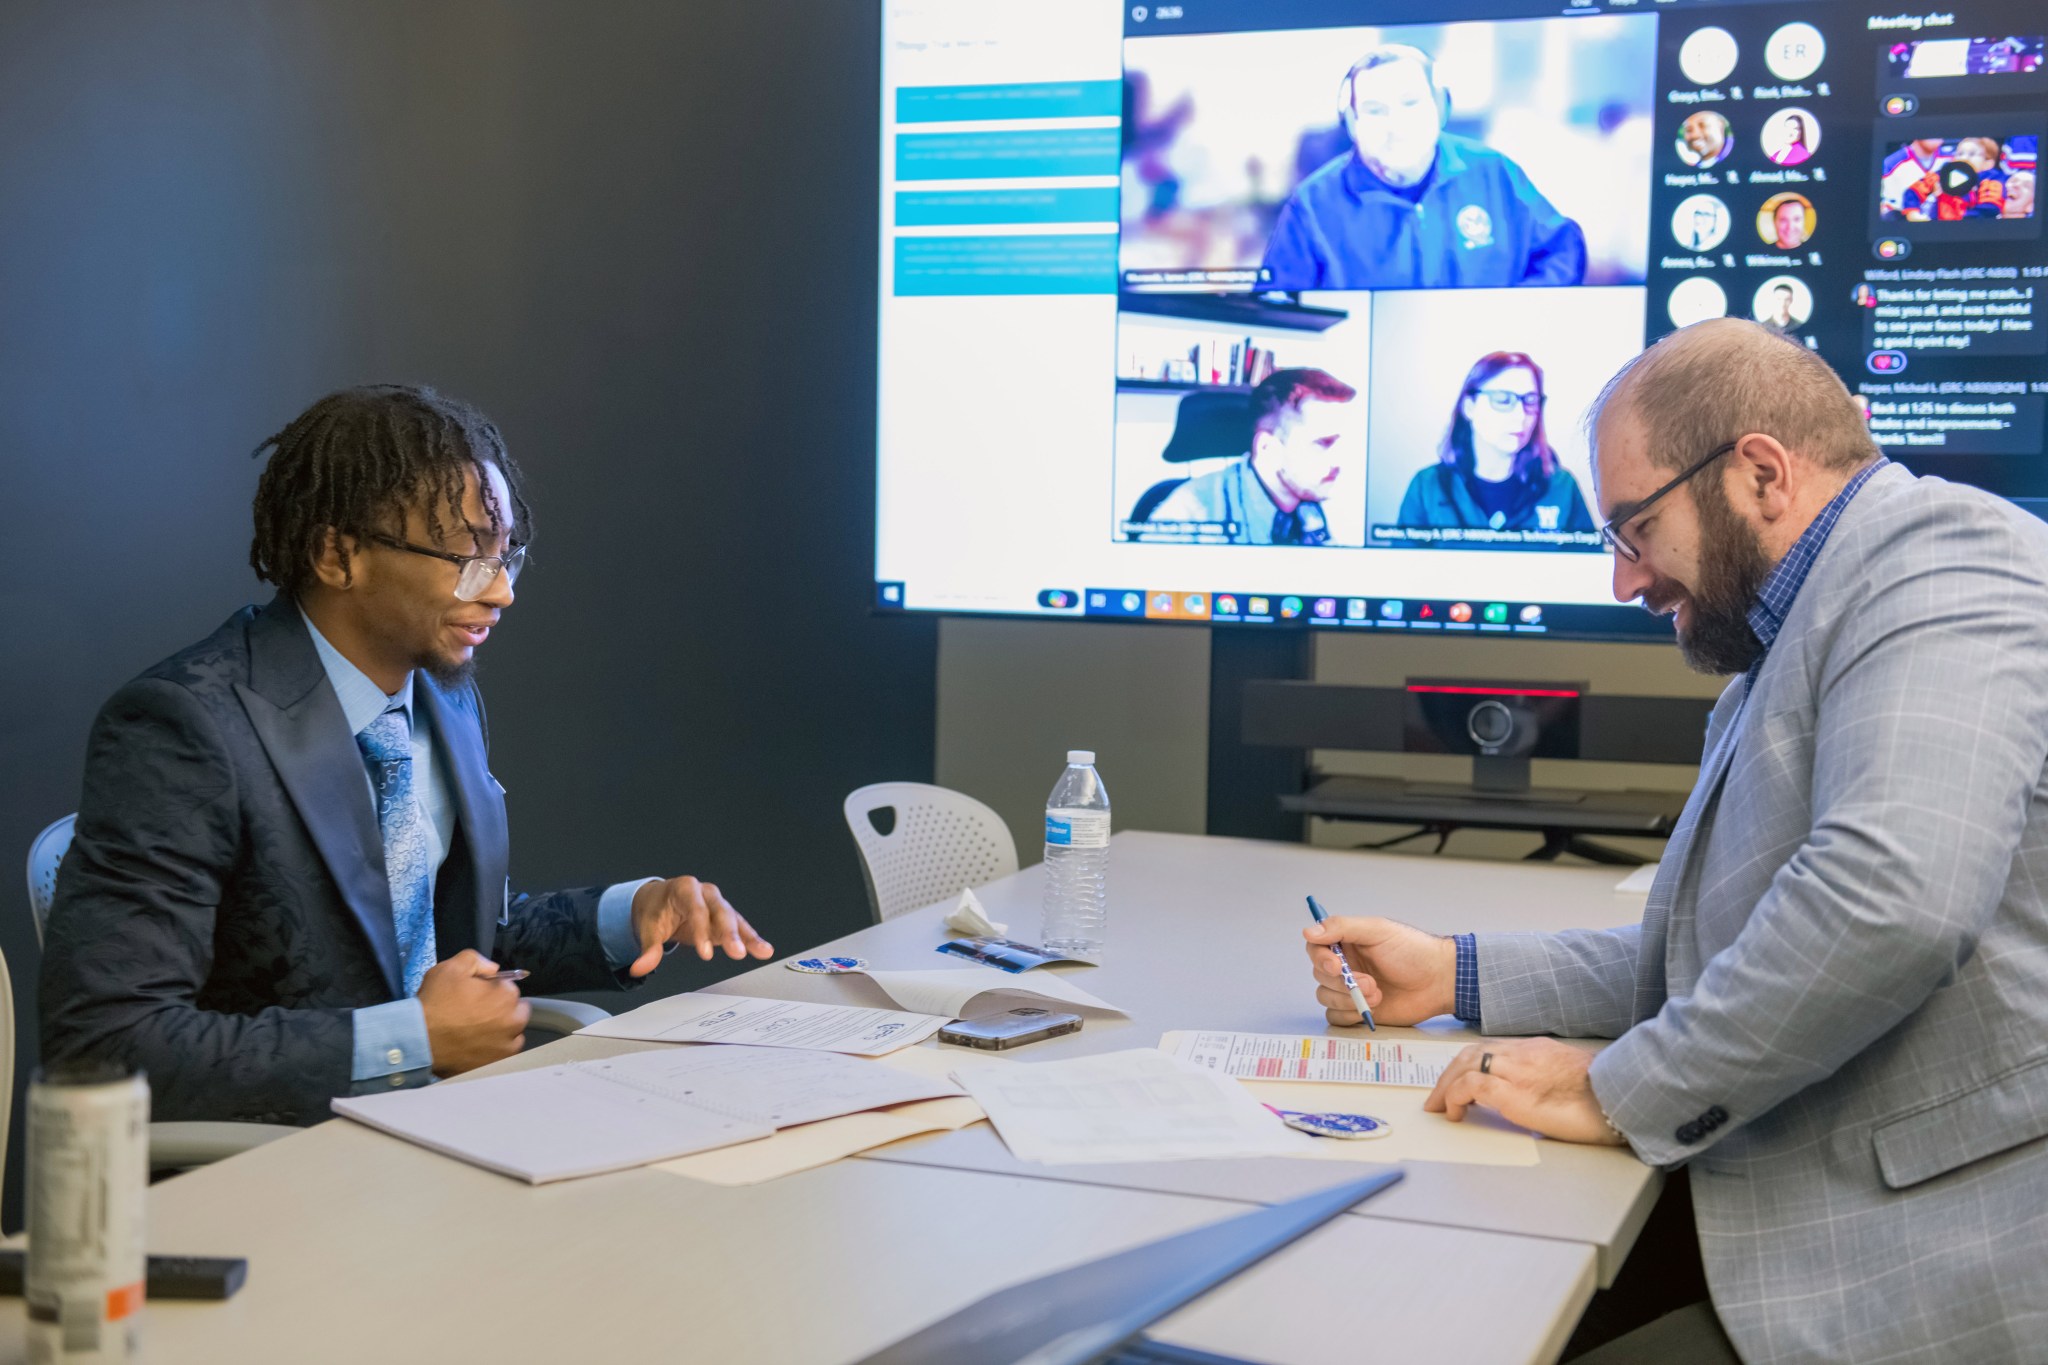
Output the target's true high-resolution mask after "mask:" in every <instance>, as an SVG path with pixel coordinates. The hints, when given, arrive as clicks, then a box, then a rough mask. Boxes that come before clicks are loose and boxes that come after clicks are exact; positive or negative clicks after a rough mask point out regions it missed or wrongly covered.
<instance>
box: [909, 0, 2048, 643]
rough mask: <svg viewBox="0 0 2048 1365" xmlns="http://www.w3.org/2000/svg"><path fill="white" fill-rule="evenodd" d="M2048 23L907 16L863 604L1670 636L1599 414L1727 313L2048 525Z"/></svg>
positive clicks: (1737, 1)
mask: <svg viewBox="0 0 2048 1365" xmlns="http://www.w3.org/2000/svg"><path fill="white" fill-rule="evenodd" d="M2044 47H2048V8H2044V7H2043V6H2042V5H2041V4H2040V3H2039V0H1986V3H1980V4H1962V5H1956V6H1953V7H1949V8H1944V9H1942V10H1939V11H1931V10H1930V11H1924V12H1923V11H1913V10H1879V9H1874V8H1872V7H1870V6H1868V5H1849V4H1842V3H1833V2H1830V3H1805V4H1799V3H1775V2H1772V3H1741V0H1599V3H1588V4H1566V3H1559V2H1558V0H1550V3H1534V2H1530V0H1384V2H1383V3H1376V2H1374V0H1182V3H1179V4H1150V3H1146V4H1133V3H1121V2H1119V0H884V4H883V32H882V73H883V85H882V92H881V95H882V99H881V110H882V118H881V123H882V148H881V153H882V154H881V168H882V195H881V313H880V403H879V431H878V452H879V456H878V463H877V495H878V521H877V529H876V559H875V563H876V575H875V576H876V595H877V597H876V600H877V603H878V605H880V606H881V607H883V608H885V609H900V610H936V611H950V612H995V613H1020V614H1032V615H1046V616H1081V617H1107V618H1115V619H1125V620H1129V619H1150V620H1173V621H1209V622H1219V623H1242V624H1257V625H1268V626H1290V625H1302V626H1325V627H1328V628H1332V629H1347V630H1401V631H1415V630H1425V631H1464V632H1472V633H1475V634H1477V633H1496V634H1503V635H1546V634H1548V635H1556V634H1566V635H1577V636H1616V637H1629V636H1635V637H1646V638H1656V637H1659V636H1668V634H1669V628H1668V625H1667V624H1666V623H1665V622H1663V621H1661V620H1659V619H1657V618H1654V617H1652V616H1650V615H1649V614H1648V613H1646V612H1643V611H1642V610H1641V609H1640V608H1637V607H1634V606H1624V605H1619V604H1616V603H1615V601H1614V599H1613V596H1612V592H1611V583H1612V574H1611V563H1610V561H1609V559H1608V556H1607V554H1606V552H1605V551H1604V550H1603V549H1602V548H1601V544H1600V538H1599V535H1598V530H1597V522H1598V503H1597V499H1596V497H1595V494H1594V489H1593V483H1592V470H1591V467H1590V463H1589V456H1588V449H1587V436H1586V431H1585V415H1586V412H1587V409H1588V407H1589V405H1590V404H1591V403H1592V401H1593V399H1594V398H1595V396H1596V395H1597V394H1598V393H1599V391H1600V388H1601V386H1602V385H1603V384H1604V383H1605V382H1606V380H1607V379H1608V378H1609V377H1610V376H1611V375H1612V374H1613V373H1614V372H1615V370H1616V369H1618V368H1619V367H1620V366H1621V365H1622V363H1623V362H1624V361H1626V360H1627V359H1628V358H1629V357H1630V356H1632V355H1634V354H1636V353H1637V352H1638V351H1639V350H1640V349H1641V348H1642V347H1643V346H1644V345H1645V344H1647V343H1648V342H1651V341H1654V340H1655V339H1656V338H1658V337H1659V336H1662V335H1663V334H1664V333H1666V332H1668V331H1670V330H1672V329H1673V328H1674V327H1678V326H1683V325H1685V324H1687V323H1690V322H1693V321H1697V320H1700V319H1703V318H1709V317H1718V316H1722V315H1728V314H1732V315H1735V316H1740V317H1748V318H1753V319H1755V320H1756V321H1758V322H1760V323H1762V324H1764V325H1765V326H1768V327H1771V328H1774V329H1776V330H1778V331H1780V332H1783V333H1784V334H1785V335H1786V336H1788V337H1790V338H1792V339H1793V340H1795V341H1796V342H1798V343H1800V344H1802V345H1805V346H1809V347H1811V348H1813V349H1814V350H1815V351H1816V352H1817V353H1818V354H1819V355H1821V356H1822V357H1823V358H1824V359H1826V360H1827V361H1828V362H1829V363H1830V364H1831V365H1833V366H1834V367H1835V368H1836V370H1837V371H1839V372H1840V374H1841V375H1842V377H1843V378H1844V380H1845V381H1847V383H1848V385H1849V388H1850V390H1851V391H1852V392H1853V393H1855V394H1856V395H1857V396H1858V401H1859V403H1861V404H1862V405H1864V406H1865V408H1866V410H1867V416H1868V420H1869V422H1870V424H1871V429H1872V431H1873V432H1874V433H1875V434H1876V436H1877V439H1878V440H1879V442H1880V443H1881V444H1882V445H1883V447H1884V449H1885V450H1886V452H1887V453H1888V454H1890V455H1892V456H1893V457H1894V458H1896V459H1899V460H1902V461H1904V462H1906V463H1907V464H1909V465H1910V466H1912V467H1913V468H1914V469H1916V470H1918V471H1920V472H1923V473H1931V474H1939V475H1941V476H1943V477H1946V478H1953V479H1957V480H1961V481H1964V482H1969V483H1974V484H1978V485H1980V486H1982V487H1984V488H1987V489H1990V490H1992V491H1993V492H1996V493H1999V494H2001V495H2003V496H2006V497H2009V498H2012V499H2014V500H2015V501H2016V502H2019V503H2020V504H2021V505H2023V506H2027V507H2029V508H2030V509H2031V510H2037V511H2042V510H2048V458H2044V451H2043V416H2044V413H2043V409H2044V406H2048V364H2044V356H2048V317H2044V315H2043V310H2042V309H2041V308H2040V307H2039V303H2038V298H2037V295H2038V294H2039V292H2040V291H2041V289H2042V287H2043V286H2044V285H2048V249H2044V247H2043V243H2042V234H2041V217H2040V216H2039V214H2038V213H2037V211H2036V199H2035V185H2036V176H2037V174H2038V167H2037V160H2038V155H2039V148H2040V142H2041V137H2042V134H2043V132H2044V131H2048V64H2044V55H2048V54H2044Z"/></svg>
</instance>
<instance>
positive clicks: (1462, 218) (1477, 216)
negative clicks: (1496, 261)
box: [1457, 204, 1493, 251]
mask: <svg viewBox="0 0 2048 1365" xmlns="http://www.w3.org/2000/svg"><path fill="white" fill-rule="evenodd" d="M1457 227H1458V240H1460V241H1461V242H1463V243H1464V244H1465V249H1466V250H1467V251H1470V250H1472V249H1474V248H1475V247H1482V246H1492V245H1493V215H1492V214H1490V213H1488V212H1487V211H1486V210H1485V209H1483V208H1481V207H1480V206H1479V205H1477V204H1467V205H1465V207H1464V208H1461V209H1459V210H1458V218H1457Z"/></svg>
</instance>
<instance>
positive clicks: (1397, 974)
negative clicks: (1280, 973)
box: [1302, 905, 1458, 1027]
mask: <svg viewBox="0 0 2048 1365" xmlns="http://www.w3.org/2000/svg"><path fill="white" fill-rule="evenodd" d="M1315 908H1316V909H1320V908H1321V907H1320V906H1319V905H1318V906H1316V907H1315ZM1302 937H1303V938H1305V939H1306V940H1307V945H1306V946H1307V948H1308V958H1309V969H1310V970H1311V971H1312V972H1314V973H1315V983H1316V1000H1317V1002H1318V1003H1320V1004H1321V1005H1322V1006H1323V1009H1324V1010H1325V1012H1326V1013H1327V1014H1328V1016H1329V1020H1330V1022H1331V1023H1332V1024H1336V1025H1339V1026H1340V1027H1341V1026H1345V1025H1351V1024H1358V1023H1367V1022H1369V1023H1371V1024H1372V1025H1374V1026H1377V1024H1378V1022H1379V1020H1380V1019H1384V1020H1386V1021H1387V1022H1388V1023H1389V1024H1398V1025H1408V1024H1419V1023H1421V1022H1422V1021H1423V1020H1424V1019H1431V1018H1434V1017H1436V1016H1437V1015H1440V1014H1449V1013H1450V1012H1451V1010H1452V1008H1453V1007H1454V1005H1455V1003H1456V995H1457V975H1458V970H1457V960H1458V959H1457V948H1456V946H1455V945H1454V944H1453V943H1452V942H1451V940H1450V939H1448V938H1439V937H1437V936H1436V935H1435V934H1429V933H1424V932H1423V931H1422V930H1420V929H1417V928H1415V927H1413V926H1412V925H1407V924H1402V923H1401V922H1400V921H1398V920H1390V919H1382V918H1380V917H1378V916H1376V915H1359V916H1350V915H1328V916H1325V917H1324V918H1322V919H1319V920H1318V921H1317V922H1316V923H1314V924H1310V925H1307V926H1304V928H1303V929H1302ZM1347 977H1348V983H1347ZM1352 986H1355V987H1357V991H1358V994H1359V995H1360V996H1362V997H1363V999H1364V1004H1363V1005H1361V1004H1359V1003H1358V1002H1357V1001H1356V1000H1354V999H1353V998H1352V992H1351V987H1352ZM1375 1016H1376V1017H1375Z"/></svg>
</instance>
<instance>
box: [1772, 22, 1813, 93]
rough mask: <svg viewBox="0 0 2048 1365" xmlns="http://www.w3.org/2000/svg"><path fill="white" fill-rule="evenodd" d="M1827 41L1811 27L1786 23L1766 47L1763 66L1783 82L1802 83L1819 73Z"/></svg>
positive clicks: (1774, 34) (1809, 25) (1810, 25)
mask: <svg viewBox="0 0 2048 1365" xmlns="http://www.w3.org/2000/svg"><path fill="white" fill-rule="evenodd" d="M1827 54H1828V45H1827V40H1826V39H1824V38H1822V37H1821V36H1820V30H1819V29H1817V28H1815V27H1814V26H1813V25H1812V24H1786V25H1784V26H1783V27H1781V28H1779V30H1778V31H1777V32H1776V33H1773V34H1772V35H1771V37H1770V41H1769V42H1767V43H1765V44H1764V65H1765V66H1768V67H1769V68H1770V69H1771V74H1772V75H1773V76H1776V77H1777V78H1778V79H1779V80H1781V81H1803V80H1805V79H1806V78H1807V77H1808V76H1811V75H1812V74H1813V73H1814V72H1816V71H1818V70H1820V63H1821V58H1823V57H1825V56H1827Z"/></svg>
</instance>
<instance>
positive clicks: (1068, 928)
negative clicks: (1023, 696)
mask: <svg viewBox="0 0 2048 1365" xmlns="http://www.w3.org/2000/svg"><path fill="white" fill-rule="evenodd" d="M1108 883H1109V792H1108V790H1107V789H1106V788H1105V787H1104V786H1103V785H1102V778H1101V776H1100V775H1099V774H1098V773H1097V772H1096V771H1095V754H1094V752H1093V751H1091V750H1088V749H1069V750H1068V751H1067V770H1066V771H1065V772H1063V773H1061V774H1060V780H1059V782H1058V784H1057V785H1055V786H1054V787H1053V789H1052V795H1051V796H1050V797H1048V798H1046V802H1045V928H1044V930H1043V931H1042V933H1041V935H1040V937H1041V938H1042V939H1043V940H1044V943H1045V946H1046V947H1048V948H1050V949H1052V950H1053V951H1055V952H1060V953H1079V954H1082V955H1084V956H1087V957H1091V958H1095V957H1100V956H1101V953H1102V933H1103V926H1104V922H1105V921H1106V919H1107V912H1106V910H1105V908H1104V905H1103V901H1104V897H1105V896H1106V895H1107V893H1108V889H1109V885H1108Z"/></svg>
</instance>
